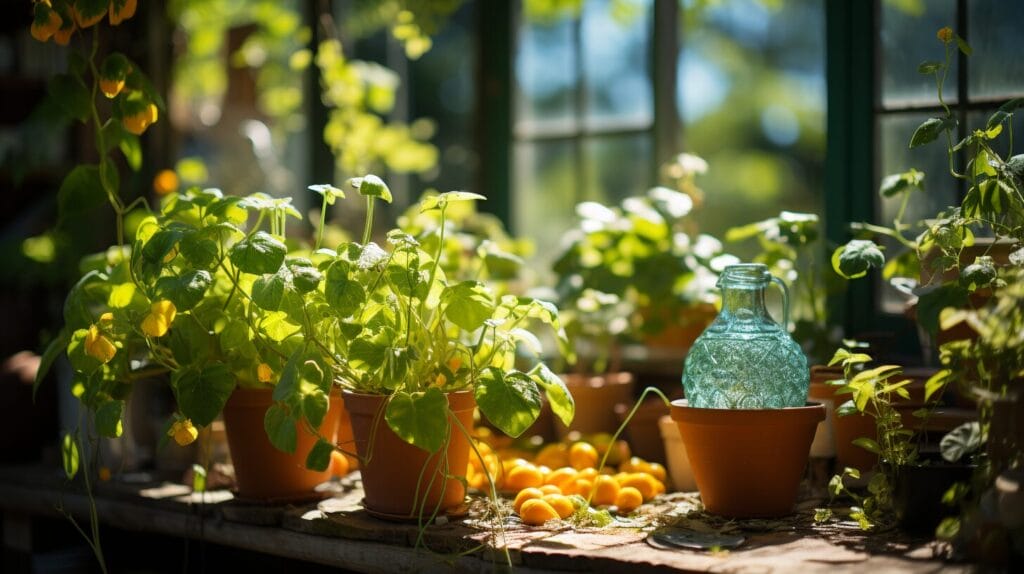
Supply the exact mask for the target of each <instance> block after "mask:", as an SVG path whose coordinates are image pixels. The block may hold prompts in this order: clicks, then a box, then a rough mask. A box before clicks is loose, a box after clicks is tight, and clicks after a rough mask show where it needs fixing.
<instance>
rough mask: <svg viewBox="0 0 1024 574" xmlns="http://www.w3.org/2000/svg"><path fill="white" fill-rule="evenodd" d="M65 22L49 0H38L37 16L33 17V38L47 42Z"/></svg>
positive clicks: (36, 6)
mask: <svg viewBox="0 0 1024 574" xmlns="http://www.w3.org/2000/svg"><path fill="white" fill-rule="evenodd" d="M63 23H64V21H63V20H61V18H60V14H58V13H57V11H56V10H54V9H53V8H51V7H50V2H49V0H43V1H42V2H36V5H35V17H34V18H33V19H32V37H33V38H35V39H36V40H39V41H40V42H46V41H47V40H49V39H50V37H51V36H53V35H54V34H55V33H57V31H58V30H60V26H61V24H63Z"/></svg>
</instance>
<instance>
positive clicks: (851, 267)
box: [832, 239, 885, 279]
mask: <svg viewBox="0 0 1024 574" xmlns="http://www.w3.org/2000/svg"><path fill="white" fill-rule="evenodd" d="M883 265H885V255H883V254H882V248H881V247H879V246H878V245H875V244H874V243H873V242H871V241H868V240H865V239H854V240H851V241H850V242H849V243H847V244H846V245H843V246H842V247H839V248H838V249H836V250H835V252H833V253H832V269H834V270H835V272H836V273H838V274H839V275H841V276H843V277H845V278H846V279H857V278H858V277H863V276H865V275H867V273H868V269H871V268H872V267H882V266H883Z"/></svg>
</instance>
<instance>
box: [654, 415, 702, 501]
mask: <svg viewBox="0 0 1024 574" xmlns="http://www.w3.org/2000/svg"><path fill="white" fill-rule="evenodd" d="M658 430H660V431H661V439H662V441H664V445H665V457H666V458H667V459H668V460H667V465H666V466H668V476H669V478H671V479H672V486H671V487H672V489H674V490H678V491H680V492H692V491H694V490H697V482H696V481H695V480H694V479H693V468H691V467H690V458H689V456H687V454H686V445H685V444H683V437H682V436H680V434H679V425H677V424H676V423H675V421H673V420H672V417H670V416H669V415H665V416H663V417H661V418H660V419H658Z"/></svg>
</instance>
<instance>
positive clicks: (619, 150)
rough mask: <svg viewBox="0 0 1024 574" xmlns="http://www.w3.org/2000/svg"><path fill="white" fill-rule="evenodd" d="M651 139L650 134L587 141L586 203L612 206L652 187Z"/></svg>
mask: <svg viewBox="0 0 1024 574" xmlns="http://www.w3.org/2000/svg"><path fill="white" fill-rule="evenodd" d="M652 156H653V153H652V151H651V137H650V136H649V135H647V134H637V135H624V136H606V137H599V138H591V139H587V140H584V143H583V166H584V172H585V175H584V177H585V180H584V181H585V187H584V197H583V199H588V200H593V201H600V202H601V203H604V204H607V205H610V204H616V203H618V202H619V201H621V200H622V199H623V198H626V197H629V196H631V195H638V194H640V193H643V192H644V191H646V190H647V189H648V188H649V187H651V183H652V182H651V173H652V169H651V162H652V161H653V158H652Z"/></svg>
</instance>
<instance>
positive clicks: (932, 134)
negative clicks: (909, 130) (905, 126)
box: [910, 118, 956, 148]
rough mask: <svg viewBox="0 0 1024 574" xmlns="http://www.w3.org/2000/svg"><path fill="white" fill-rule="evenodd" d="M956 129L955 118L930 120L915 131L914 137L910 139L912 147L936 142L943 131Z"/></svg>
mask: <svg viewBox="0 0 1024 574" xmlns="http://www.w3.org/2000/svg"><path fill="white" fill-rule="evenodd" d="M955 127H956V120H955V119H953V118H928V119H927V120H925V121H924V122H922V123H921V125H919V126H917V129H916V130H914V135H913V136H911V138H910V147H911V148H915V147H917V146H919V145H924V144H926V143H929V142H932V141H935V140H936V139H937V138H938V137H939V135H940V134H941V133H942V132H943V131H945V130H951V129H953V128H955Z"/></svg>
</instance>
